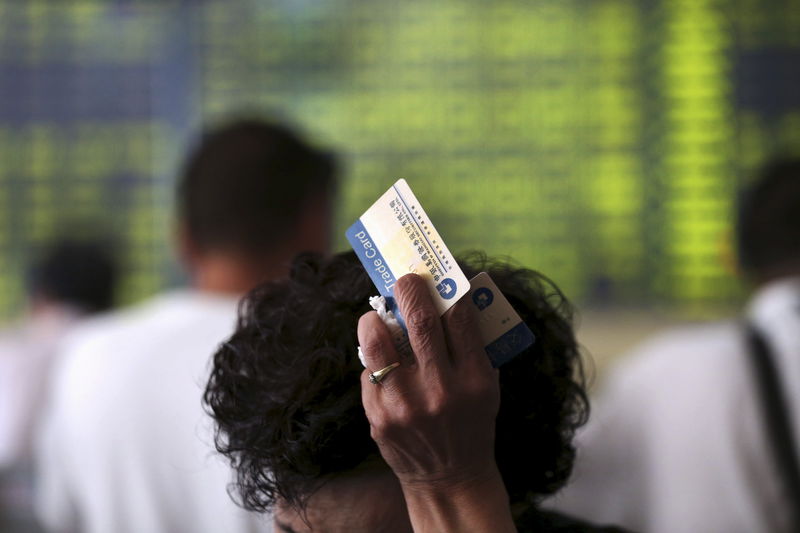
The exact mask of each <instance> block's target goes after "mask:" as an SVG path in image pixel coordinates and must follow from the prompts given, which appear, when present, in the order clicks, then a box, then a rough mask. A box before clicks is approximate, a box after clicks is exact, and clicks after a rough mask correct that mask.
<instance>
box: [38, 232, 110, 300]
mask: <svg viewBox="0 0 800 533" xmlns="http://www.w3.org/2000/svg"><path fill="white" fill-rule="evenodd" d="M116 279H117V265H116V262H115V261H114V258H113V257H112V254H111V251H110V250H109V249H108V248H107V247H106V246H104V245H103V244H100V243H98V242H88V241H77V240H59V241H56V242H54V243H52V244H51V245H49V246H48V247H47V248H45V249H44V250H43V252H42V254H41V255H40V256H39V257H38V258H37V259H36V260H35V261H34V262H33V263H32V265H31V268H30V270H29V272H28V292H29V293H30V298H31V301H32V302H33V307H34V311H35V310H36V309H37V308H44V307H47V306H52V305H59V306H67V307H71V308H74V309H76V310H78V311H81V312H87V313H93V312H99V311H105V310H108V309H110V308H111V306H112V305H113V303H114V288H115V285H116Z"/></svg>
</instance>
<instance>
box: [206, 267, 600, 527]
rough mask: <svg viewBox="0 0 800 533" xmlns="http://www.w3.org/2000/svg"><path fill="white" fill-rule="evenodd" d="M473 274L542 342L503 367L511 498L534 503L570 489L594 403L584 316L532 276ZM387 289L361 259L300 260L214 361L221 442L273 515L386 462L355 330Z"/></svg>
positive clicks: (250, 302) (244, 485) (494, 270)
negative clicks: (575, 316) (579, 339)
mask: <svg viewBox="0 0 800 533" xmlns="http://www.w3.org/2000/svg"><path fill="white" fill-rule="evenodd" d="M459 264H460V265H461V267H462V269H463V271H464V273H465V274H466V276H467V277H468V278H471V277H472V276H473V275H475V274H477V273H478V272H481V271H486V272H488V273H489V274H490V275H491V277H492V279H493V280H494V282H495V283H496V284H497V286H498V287H499V288H500V290H502V291H503V294H505V295H506V297H507V298H508V300H509V302H510V303H511V305H512V306H513V307H514V309H516V310H517V312H518V313H519V314H520V316H521V317H522V319H523V320H524V321H525V323H526V324H527V325H528V326H529V327H530V328H531V330H532V331H533V333H534V334H535V335H536V342H535V343H534V344H533V346H531V347H530V348H528V349H527V350H526V351H524V352H523V353H521V354H520V355H518V356H517V357H516V358H515V359H513V360H512V361H510V362H508V363H506V364H505V365H504V366H502V367H501V368H500V390H501V403H500V411H499V413H498V415H497V424H496V444H495V450H496V451H495V453H496V460H497V464H498V467H499V469H500V472H501V474H502V476H503V480H504V482H505V485H506V489H507V490H508V493H509V498H510V501H511V503H512V504H527V505H531V504H535V503H536V502H537V501H538V499H539V498H541V497H542V496H544V495H547V494H551V493H553V492H555V491H556V490H557V489H559V488H560V487H561V486H563V485H564V483H565V482H566V480H567V478H568V476H569V474H570V471H571V469H572V463H573V460H574V457H575V450H574V448H573V446H572V442H571V441H572V437H573V435H574V432H575V429H576V428H577V427H578V426H580V425H581V424H583V423H584V422H585V420H586V417H587V416H588V401H587V399H586V395H585V391H584V387H583V373H582V369H581V364H580V355H579V349H578V345H577V343H576V341H575V336H574V334H573V330H572V326H571V315H572V308H571V306H570V305H569V303H568V302H567V301H566V299H565V298H564V296H563V294H562V293H561V291H560V290H559V289H558V288H557V287H556V286H555V285H554V284H553V283H552V282H550V281H549V280H548V279H547V278H545V277H544V276H542V275H541V274H539V273H537V272H534V271H532V270H528V269H524V268H517V267H514V266H512V265H510V264H507V263H504V262H498V261H490V260H489V259H487V258H486V256H484V255H483V254H480V253H473V254H470V255H469V256H467V257H465V258H463V260H460V261H459ZM375 293H376V290H375V288H374V287H373V285H372V282H371V281H370V278H369V277H368V276H367V273H366V272H365V270H364V269H363V267H362V266H361V264H360V263H359V262H358V259H357V258H356V256H355V254H354V253H352V252H350V253H343V254H339V255H336V256H334V257H332V258H330V259H323V258H322V257H321V256H319V255H312V254H302V255H300V256H298V257H297V258H296V259H295V261H294V263H293V265H292V269H291V274H290V278H289V279H288V280H282V281H271V282H267V283H265V284H263V285H261V286H259V287H257V288H255V289H253V290H252V291H251V292H250V293H249V294H248V295H247V296H246V298H245V299H244V300H243V301H242V304H241V306H240V310H239V320H238V325H237V328H236V331H235V333H234V334H233V336H232V337H231V338H230V339H229V340H228V341H227V342H225V343H224V344H222V345H221V346H220V348H219V350H218V351H217V352H216V354H215V355H214V359H213V364H214V366H213V370H212V373H211V377H210V380H209V383H208V387H207V389H206V392H205V396H204V401H205V403H206V406H207V408H208V409H209V411H210V414H211V416H213V417H214V419H215V420H216V423H217V435H216V446H217V449H218V450H219V451H220V452H221V453H223V454H225V455H226V456H227V457H228V458H229V459H230V461H231V463H232V465H233V467H234V468H235V470H236V472H237V483H236V484H234V485H233V487H232V489H233V491H234V492H238V496H239V498H236V499H237V501H238V502H239V503H240V505H242V506H243V507H245V508H246V509H249V510H253V511H260V512H264V511H267V510H270V509H271V508H272V507H273V506H274V505H275V503H276V502H277V501H279V500H283V501H284V502H286V503H288V504H290V505H293V506H294V507H296V508H304V507H305V504H306V502H307V499H308V497H309V496H310V495H311V494H313V493H314V491H315V490H316V489H318V488H319V487H320V486H321V485H322V484H323V483H324V482H325V481H326V480H328V479H331V478H333V477H336V476H337V475H339V474H344V473H346V472H348V471H350V470H353V469H355V468H356V467H358V466H359V465H361V464H362V463H365V462H366V461H369V460H379V461H382V459H380V453H379V451H378V447H377V446H376V444H375V443H374V442H373V440H372V438H371V437H370V428H369V424H368V422H367V418H366V416H365V414H364V408H363V407H362V404H361V384H360V379H359V377H360V375H361V372H362V370H363V367H362V366H361V363H360V362H359V360H358V357H357V353H356V346H357V345H358V339H357V336H356V327H357V323H358V319H359V317H360V316H361V315H362V314H363V313H365V312H367V311H369V310H370V307H369V304H368V297H369V296H371V295H373V294H375Z"/></svg>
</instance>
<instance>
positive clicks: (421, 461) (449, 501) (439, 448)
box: [358, 274, 514, 532]
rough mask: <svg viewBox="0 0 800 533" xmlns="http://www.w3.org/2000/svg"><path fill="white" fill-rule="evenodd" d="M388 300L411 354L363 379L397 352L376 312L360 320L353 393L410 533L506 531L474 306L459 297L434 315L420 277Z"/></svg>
mask: <svg viewBox="0 0 800 533" xmlns="http://www.w3.org/2000/svg"><path fill="white" fill-rule="evenodd" d="M395 297H396V298H397V301H398V304H399V306H400V310H401V312H402V314H403V317H404V318H405V322H406V325H407V327H408V335H409V341H410V343H411V347H412V349H413V351H414V359H413V360H412V361H408V360H404V361H403V363H402V365H401V366H400V367H398V368H395V369H394V370H392V371H390V372H389V373H388V374H387V375H386V376H385V377H384V378H383V380H382V381H381V382H380V383H378V384H374V383H371V382H370V373H371V372H375V371H377V370H380V369H382V368H384V367H387V366H389V365H391V364H392V363H395V362H398V361H401V356H400V355H399V354H398V353H397V351H396V350H395V348H394V346H393V344H392V339H391V336H390V335H389V332H388V330H387V329H386V327H385V326H384V324H383V322H382V321H381V320H380V318H379V317H378V315H377V313H375V312H370V313H367V314H365V315H364V316H362V317H361V320H360V321H359V324H358V339H359V343H360V345H361V349H362V351H363V352H364V356H365V360H366V362H367V367H368V368H367V370H365V371H364V373H363V374H362V377H361V383H362V386H361V390H362V394H361V397H362V401H363V403H364V410H365V411H366V414H367V418H368V419H369V422H370V426H371V431H372V438H373V439H374V440H375V442H376V443H377V444H378V447H379V448H380V451H381V455H382V456H383V458H384V460H385V461H386V462H387V463H388V465H389V466H390V467H391V468H392V470H393V471H394V473H395V475H396V476H397V478H398V480H399V481H400V484H401V486H402V488H403V493H404V495H405V497H406V502H407V504H408V508H409V514H410V515H411V520H412V524H414V528H415V531H425V530H430V531H434V530H435V531H465V530H469V531H476V532H477V531H513V530H514V529H513V524H512V523H511V515H510V512H509V510H508V497H507V495H506V492H505V487H504V486H503V483H502V479H501V478H500V474H499V472H498V470H497V465H496V463H495V460H494V437H495V418H496V416H497V411H498V408H499V405H500V387H499V381H498V372H497V371H496V370H495V369H493V368H492V366H491V364H490V362H489V358H488V357H487V356H486V352H485V351H484V348H483V345H482V343H481V339H480V336H479V334H478V327H477V318H476V316H475V311H474V308H473V306H472V305H471V303H470V302H469V301H467V300H462V301H460V302H458V303H457V304H456V305H454V306H453V307H452V308H451V309H450V310H449V311H448V312H447V313H445V314H444V316H443V317H442V318H441V319H440V317H439V314H438V312H437V311H436V308H435V307H434V304H433V300H432V299H431V297H430V294H429V292H428V288H427V286H426V285H425V282H424V281H423V280H422V278H420V277H419V276H416V275H413V274H410V275H407V276H404V277H402V278H400V279H399V280H398V282H397V284H396V285H395ZM476 513H477V515H476ZM465 527H467V529H464V528H465ZM509 527H510V529H509Z"/></svg>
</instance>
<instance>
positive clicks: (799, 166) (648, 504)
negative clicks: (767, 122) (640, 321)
mask: <svg viewBox="0 0 800 533" xmlns="http://www.w3.org/2000/svg"><path fill="white" fill-rule="evenodd" d="M737 240H738V243H737V244H738V258H739V265H740V269H741V272H742V273H743V275H744V277H745V278H746V280H747V281H749V282H751V283H752V284H753V287H754V292H753V294H752V296H751V298H750V301H749V303H748V305H747V307H746V310H745V312H744V313H743V315H742V317H741V319H740V320H737V321H730V322H725V323H717V324H712V325H702V326H696V327H693V328H690V329H684V330H678V331H673V332H669V333H667V334H664V335H662V336H660V337H658V338H655V339H653V340H651V341H649V342H647V343H646V344H645V345H644V346H642V347H641V348H639V349H638V350H635V351H634V352H633V353H632V354H631V355H630V356H628V357H626V358H625V359H624V360H623V361H622V363H621V364H620V365H619V367H618V368H617V369H616V370H615V372H613V374H612V376H611V378H610V379H609V380H608V382H607V384H606V388H605V390H604V391H603V394H601V396H600V398H599V401H598V402H597V403H596V404H595V409H594V413H595V416H594V417H593V418H592V420H591V421H590V423H589V424H588V425H587V426H586V428H585V430H584V431H583V432H582V433H580V434H579V438H578V441H579V447H578V460H577V463H576V468H575V473H574V479H573V480H572V481H571V484H570V485H569V486H568V487H567V489H566V490H565V491H564V492H563V493H562V494H560V495H559V496H557V497H556V498H555V499H554V500H553V502H552V505H553V506H554V507H555V508H557V509H560V510H564V511H568V512H572V513H574V514H576V515H578V516H582V517H585V518H588V519H593V520H606V521H614V522H616V523H619V524H622V525H624V526H627V527H630V528H633V529H640V530H642V531H645V532H655V533H674V532H682V531H687V532H694V531H702V532H704V533H714V532H725V533H735V532H748V533H753V532H761V531H765V532H766V531H769V532H783V531H785V532H789V531H792V532H796V531H800V516H799V515H798V509H800V473H799V472H798V466H797V455H798V451H800V450H798V446H797V443H798V442H800V434H799V433H798V431H800V160H798V159H787V160H780V161H775V162H773V163H772V164H769V165H767V166H766V167H765V168H764V169H763V171H762V173H761V175H760V178H759V179H758V180H757V181H756V182H754V183H753V184H752V185H751V186H750V187H748V188H746V189H745V190H744V191H743V193H742V195H741V198H740V205H739V212H738V220H737Z"/></svg>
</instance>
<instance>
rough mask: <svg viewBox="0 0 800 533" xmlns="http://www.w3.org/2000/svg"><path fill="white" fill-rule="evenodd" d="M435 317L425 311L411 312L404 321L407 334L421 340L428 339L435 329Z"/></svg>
mask: <svg viewBox="0 0 800 533" xmlns="http://www.w3.org/2000/svg"><path fill="white" fill-rule="evenodd" d="M436 320H437V318H436V315H435V314H433V313H431V312H430V311H428V310H427V309H417V310H414V311H412V312H411V313H410V314H409V315H408V318H407V319H406V326H408V333H409V334H410V335H414V336H416V337H420V338H422V339H426V338H430V337H431V336H432V335H433V331H434V329H435V328H436Z"/></svg>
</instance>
